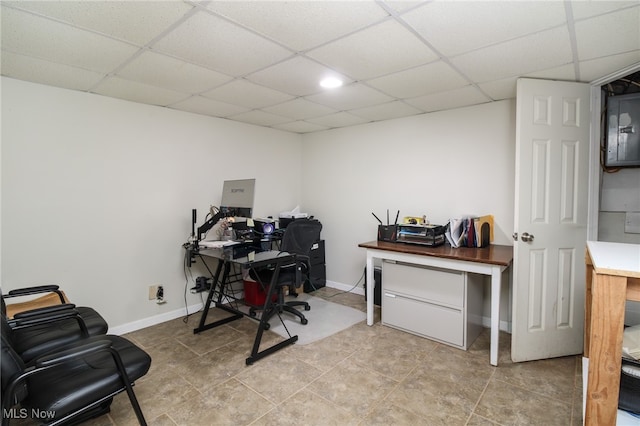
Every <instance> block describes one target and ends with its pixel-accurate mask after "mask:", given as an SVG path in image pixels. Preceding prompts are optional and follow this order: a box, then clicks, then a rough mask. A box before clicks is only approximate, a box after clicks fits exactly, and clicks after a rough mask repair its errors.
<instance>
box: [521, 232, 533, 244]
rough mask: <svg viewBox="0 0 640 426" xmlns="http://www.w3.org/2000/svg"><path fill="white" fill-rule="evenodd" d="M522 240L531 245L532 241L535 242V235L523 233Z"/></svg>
mask: <svg viewBox="0 0 640 426" xmlns="http://www.w3.org/2000/svg"><path fill="white" fill-rule="evenodd" d="M520 239H521V240H522V241H524V242H525V243H530V242H531V241H533V235H531V234H529V233H528V232H523V233H522V235H521V236H520Z"/></svg>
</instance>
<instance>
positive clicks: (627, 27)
mask: <svg viewBox="0 0 640 426" xmlns="http://www.w3.org/2000/svg"><path fill="white" fill-rule="evenodd" d="M575 26H576V36H577V39H578V59H579V60H581V61H584V60H588V59H594V58H598V57H602V56H606V55H611V54H617V53H625V52H630V51H633V50H638V49H640V6H638V7H634V8H629V9H624V10H621V11H618V12H613V13H609V14H606V15H602V16H598V17H595V18H591V19H586V20H584V21H580V22H576V25H575Z"/></svg>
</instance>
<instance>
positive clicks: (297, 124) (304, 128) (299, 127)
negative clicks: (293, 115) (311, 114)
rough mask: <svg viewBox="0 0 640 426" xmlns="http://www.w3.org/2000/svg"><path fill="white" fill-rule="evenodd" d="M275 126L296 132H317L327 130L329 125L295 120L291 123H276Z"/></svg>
mask: <svg viewBox="0 0 640 426" xmlns="http://www.w3.org/2000/svg"><path fill="white" fill-rule="evenodd" d="M273 127H274V128H276V129H280V130H286V131H287V132H294V133H309V132H317V131H320V130H327V127H325V126H321V125H319V124H313V123H309V122H307V121H294V122H291V123H285V124H276V125H274V126H273Z"/></svg>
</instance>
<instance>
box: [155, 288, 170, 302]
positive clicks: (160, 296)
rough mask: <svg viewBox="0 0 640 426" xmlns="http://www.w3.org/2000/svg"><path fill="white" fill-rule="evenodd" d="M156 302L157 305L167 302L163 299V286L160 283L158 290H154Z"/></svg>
mask: <svg viewBox="0 0 640 426" xmlns="http://www.w3.org/2000/svg"><path fill="white" fill-rule="evenodd" d="M156 303H157V304H158V305H162V304H163V303H167V301H166V300H164V287H162V286H161V285H159V286H158V290H157V291H156Z"/></svg>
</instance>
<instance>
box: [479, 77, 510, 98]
mask: <svg viewBox="0 0 640 426" xmlns="http://www.w3.org/2000/svg"><path fill="white" fill-rule="evenodd" d="M517 81H518V79H517V78H516V77H509V78H504V79H502V80H494V81H488V82H486V83H481V84H478V87H480V90H482V91H483V92H484V93H486V94H487V95H489V96H490V97H491V99H493V100H494V101H499V100H501V99H512V98H515V97H516V83H517Z"/></svg>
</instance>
